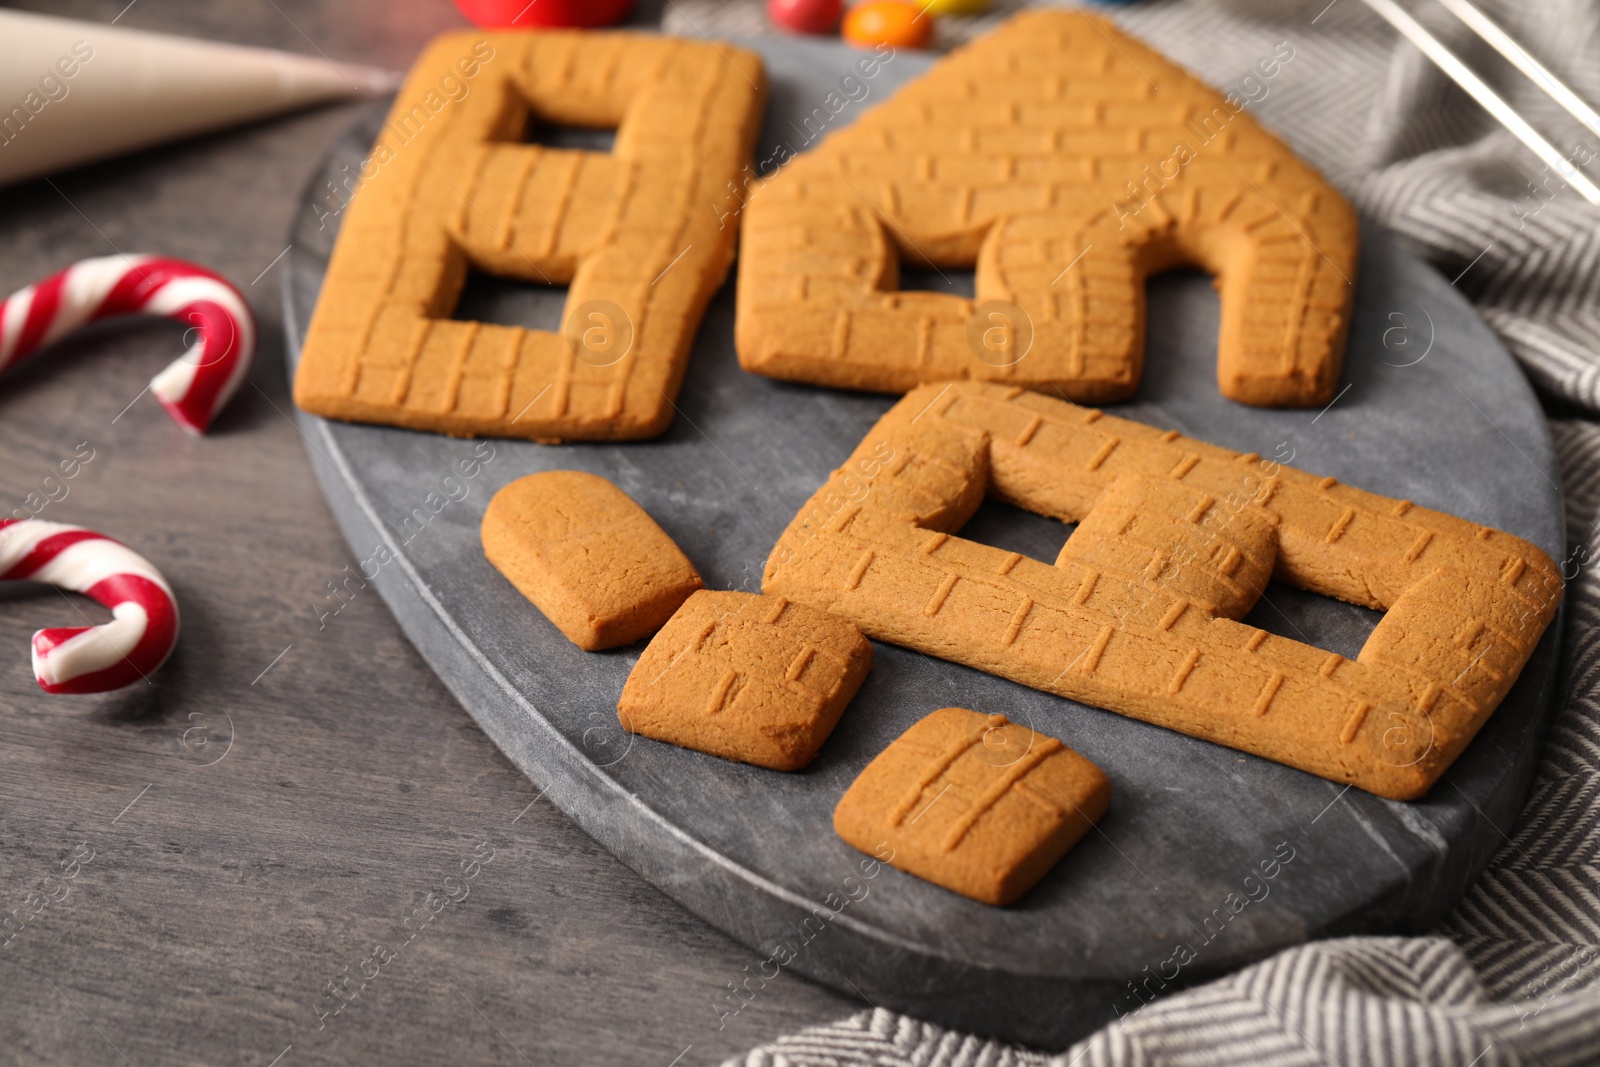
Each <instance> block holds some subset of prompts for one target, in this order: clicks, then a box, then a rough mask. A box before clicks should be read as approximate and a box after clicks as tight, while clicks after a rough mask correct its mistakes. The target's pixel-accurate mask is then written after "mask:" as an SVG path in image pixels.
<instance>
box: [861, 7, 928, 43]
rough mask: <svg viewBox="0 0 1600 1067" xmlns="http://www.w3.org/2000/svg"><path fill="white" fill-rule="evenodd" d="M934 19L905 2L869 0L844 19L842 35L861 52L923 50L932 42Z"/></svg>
mask: <svg viewBox="0 0 1600 1067" xmlns="http://www.w3.org/2000/svg"><path fill="white" fill-rule="evenodd" d="M933 21H934V19H933V16H932V15H929V14H925V13H924V12H923V10H922V8H921V7H919V6H918V5H917V4H912V3H906V2H905V0H869V2H867V3H864V4H857V5H856V6H855V7H853V8H851V9H850V12H849V14H847V15H845V17H844V27H843V29H842V30H841V33H842V34H843V36H844V39H845V40H846V41H849V42H850V43H851V44H853V45H857V46H859V47H862V48H873V47H875V46H877V45H889V46H890V47H892V48H926V47H928V44H929V42H931V41H932V40H933Z"/></svg>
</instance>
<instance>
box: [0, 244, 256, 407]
mask: <svg viewBox="0 0 1600 1067" xmlns="http://www.w3.org/2000/svg"><path fill="white" fill-rule="evenodd" d="M136 314H142V315H164V316H166V317H167V318H169V319H173V320H175V321H177V322H182V323H186V324H187V325H189V326H192V327H194V328H195V332H196V335H197V339H196V340H195V342H194V344H193V345H191V346H190V347H189V350H188V351H187V352H185V353H184V354H183V355H182V356H180V357H179V358H178V359H177V360H176V361H175V362H174V363H172V364H171V365H170V366H169V367H167V369H166V370H164V371H162V372H161V373H160V374H158V375H156V376H155V377H154V378H153V379H151V381H150V391H151V392H152V393H154V394H155V395H156V399H157V400H159V401H161V404H162V406H163V407H165V408H166V409H167V412H168V414H170V415H171V416H172V417H173V418H174V419H176V420H177V423H178V425H179V426H182V427H183V428H184V429H186V430H189V431H191V432H193V433H204V432H205V429H206V427H207V426H209V425H211V420H212V419H213V418H215V417H216V414H217V412H218V411H220V410H221V409H222V406H223V405H224V404H226V403H227V402H228V400H229V399H230V398H231V397H232V396H233V394H234V393H235V392H236V391H238V388H239V386H240V385H242V384H244V380H245V377H246V375H248V374H249V372H250V361H251V359H253V358H254V356H255V350H256V320H255V316H254V315H252V314H251V313H250V305H249V304H247V303H246V302H245V299H244V297H243V296H242V295H240V293H239V290H237V289H235V288H234V287H233V286H232V285H231V284H230V283H229V282H228V281H227V280H226V279H224V278H222V277H220V276H219V275H216V274H213V273H212V272H211V271H209V270H206V269H205V268H204V267H201V266H197V265H195V264H193V263H186V262H184V261H183V260H181V259H165V258H162V257H159V256H104V257H101V258H98V259H85V260H80V261H79V262H77V263H74V264H73V265H72V266H70V267H68V268H67V269H66V270H64V271H62V272H61V273H60V274H52V275H51V276H50V277H48V278H46V279H45V280H44V281H42V282H39V283H38V284H37V285H30V286H28V287H27V288H26V289H20V290H18V291H17V292H15V293H13V294H12V295H11V296H9V297H7V298H6V299H5V300H4V301H0V371H5V370H7V369H9V368H10V367H12V366H14V365H15V364H17V363H20V362H22V361H23V360H25V359H27V358H28V357H29V356H32V355H33V354H34V353H36V352H38V351H39V350H40V349H42V348H45V347H46V346H48V345H50V344H52V343H54V342H55V341H58V340H60V339H61V338H62V337H64V336H66V335H67V334H68V333H71V332H72V331H73V330H75V329H77V328H78V327H79V326H82V325H83V324H85V323H88V322H94V321H95V320H97V319H104V318H110V317H111V316H113V315H136Z"/></svg>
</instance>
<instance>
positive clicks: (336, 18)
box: [0, 0, 865, 1067]
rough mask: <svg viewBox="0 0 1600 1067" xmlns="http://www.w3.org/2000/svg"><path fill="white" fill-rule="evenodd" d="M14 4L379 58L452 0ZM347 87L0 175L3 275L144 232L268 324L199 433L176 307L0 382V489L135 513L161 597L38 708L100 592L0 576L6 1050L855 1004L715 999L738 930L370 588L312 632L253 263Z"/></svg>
mask: <svg viewBox="0 0 1600 1067" xmlns="http://www.w3.org/2000/svg"><path fill="white" fill-rule="evenodd" d="M11 6H16V7H28V8H32V9H35V10H39V11H48V13H51V14H57V15H67V16H71V17H77V18H83V19H86V20H90V21H93V22H98V23H108V22H110V21H111V20H112V19H113V18H116V17H117V15H118V13H119V11H121V12H123V13H122V16H121V19H120V22H119V23H118V25H121V26H129V27H133V28H138V29H149V30H159V31H165V32H172V33H181V34H187V35H191V36H199V37H206V38H211V39H215V40H222V41H233V42H238V43H246V44H254V45H266V46H271V47H276V48H283V49H287V50H290V51H295V52H303V53H308V54H313V55H315V54H317V53H319V52H320V53H323V54H326V55H327V56H330V57H333V58H335V59H338V60H349V61H354V62H365V63H370V64H375V65H379V66H384V67H388V68H392V69H404V68H405V67H406V66H407V65H408V64H409V62H410V60H411V58H412V57H413V56H414V55H415V53H416V52H417V50H418V48H419V46H420V45H421V44H422V42H424V41H425V40H427V39H428V38H429V37H430V36H431V35H433V34H434V33H437V32H439V31H442V30H445V29H449V28H453V27H456V26H459V25H461V24H462V23H461V20H460V19H459V18H458V16H457V15H456V14H455V11H454V9H453V8H452V7H451V6H450V4H449V3H447V2H446V0H388V2H384V0H347V2H344V3H334V2H332V0H192V2H190V3H185V4H178V3H174V2H172V0H135V2H134V3H133V4H132V5H129V4H128V3H127V0H68V2H59V0H57V2H51V3H44V2H39V0H35V2H30V3H25V4H13V5H11ZM125 7H126V8H127V10H125V11H124V10H123V9H124V8H125ZM648 8H649V5H644V9H643V10H642V11H641V15H640V17H641V18H644V19H648V18H649V16H650V11H649V10H648ZM88 36H89V35H87V34H86V38H87V37H88ZM69 99H70V98H69ZM58 106H59V105H58ZM352 114H353V109H352V108H351V107H348V106H338V107H328V108H323V109H318V110H314V111H310V112H307V113H304V114H300V115H297V116H291V117H288V118H282V119H275V120H271V121H267V122H263V123H260V124H258V125H255V126H251V127H248V128H245V129H241V130H235V131H230V132H226V133H222V134H219V135H216V136H210V137H204V138H200V139H198V140H192V141H188V142H184V143H181V144H178V145H174V146H167V147H161V148H156V149H153V150H151V151H148V152H145V153H142V154H139V155H135V156H131V157H127V158H123V159H118V160H114V161H112V162H108V163H105V164H101V165H99V166H94V167H90V168H86V169H81V170H77V171H73V172H71V173H67V174H62V175H57V176H55V177H54V178H53V179H52V180H50V181H39V182H34V183H30V184H27V185H23V186H19V187H14V188H9V189H5V190H0V249H4V252H3V254H0V291H4V292H10V291H12V290H14V289H16V288H20V287H21V286H23V285H26V284H29V283H30V282H33V281H35V280H37V279H39V278H41V277H43V276H44V275H46V274H49V273H51V272H53V271H56V270H58V269H60V268H62V267H64V266H66V265H67V264H68V263H71V262H72V261H74V260H77V259H80V258H82V257H85V256H98V255H106V254H111V253H114V252H118V251H121V252H129V253H132V252H160V253H165V254H169V255H175V256H180V257H184V258H188V259H193V260H197V261H199V262H201V263H205V264H207V265H209V266H211V267H212V268H214V269H216V270H218V271H220V272H222V273H223V274H225V275H227V276H228V277H229V278H231V279H233V281H234V282H235V283H236V284H237V285H239V286H240V288H241V289H243V290H244V291H245V293H246V295H247V296H248V297H249V299H250V302H251V305H252V306H253V307H254V309H255V313H256V315H257V317H258V318H259V320H260V323H261V328H262V338H261V348H260V355H259V358H258V362H257V365H256V367H255V369H254V371H253V373H252V375H251V381H250V382H249V383H248V384H247V385H246V386H245V387H244V388H243V390H242V391H241V393H240V395H239V396H238V398H237V399H236V400H235V401H234V402H233V404H232V405H231V406H230V407H229V408H228V409H227V410H226V411H225V412H224V413H223V415H222V417H221V418H220V419H219V420H218V422H217V424H216V426H215V428H214V430H213V431H212V433H211V434H209V435H208V436H206V437H205V438H203V439H195V438H192V437H190V436H188V435H186V434H185V433H184V432H183V431H181V430H180V429H178V427H177V426H176V425H175V424H174V423H173V422H172V421H171V420H170V419H168V417H167V415H166V414H165V412H163V411H162V410H161V408H160V407H159V405H158V404H157V403H156V402H155V401H154V400H153V399H152V398H151V397H150V396H149V395H148V394H143V395H141V393H142V390H144V388H145V385H146V383H147V381H148V380H149V378H150V376H151V375H152V374H154V373H155V372H156V371H157V370H159V369H160V368H161V367H163V366H165V365H166V363H167V362H169V361H170V360H172V359H173V358H175V357H176V356H177V355H178V354H179V353H180V352H181V351H182V348H183V347H184V346H183V340H182V334H183V331H182V330H181V329H180V328H178V327H177V326H175V325H173V324H171V323H165V322H159V321H129V320H124V321H121V322H116V323H111V324H107V325H104V326H101V327H95V328H92V329H90V330H87V331H84V332H81V333H80V334H78V335H76V336H75V337H74V338H72V339H69V340H68V341H66V342H64V343H62V344H59V345H57V346H56V347H55V348H54V349H52V350H51V351H49V352H48V353H46V354H45V355H44V356H42V357H41V358H40V359H39V360H38V361H37V363H36V364H34V365H30V366H28V367H26V368H24V369H22V370H20V371H18V372H16V373H14V374H11V375H9V376H8V377H7V378H6V380H5V381H4V383H3V384H0V455H3V456H4V461H3V463H0V512H4V513H6V514H11V513H12V512H13V509H28V508H29V504H28V499H29V494H38V495H37V496H36V497H35V498H34V505H37V503H38V502H39V501H40V500H47V502H46V503H45V506H44V507H43V509H42V510H41V511H39V513H38V514H39V517H40V518H44V519H50V520H55V521H62V522H70V523H78V524H82V525H85V526H89V527H92V528H95V529H99V530H102V531H104V532H107V533H109V534H111V535H112V536H115V537H119V538H121V539H124V540H126V541H127V542H128V543H129V544H130V545H131V546H132V547H133V548H134V549H135V550H137V551H139V552H141V553H143V554H144V555H145V556H147V557H148V558H149V559H150V560H151V561H152V562H154V563H155V564H156V566H157V567H159V568H160V569H161V570H162V571H163V572H164V573H165V574H166V576H167V578H168V579H169V580H170V581H171V582H172V585H173V587H174V588H175V590H176V592H177V595H178V598H179V600H180V603H181V606H182V611H183V635H182V639H181V641H180V643H179V646H178V650H177V652H176V654H175V655H174V657H173V659H172V660H171V661H170V662H169V663H168V664H167V665H166V666H165V667H163V668H162V669H161V670H160V671H159V672H157V673H156V674H154V675H153V676H152V677H151V679H150V682H149V684H141V685H138V686H135V687H133V688H130V689H127V690H124V691H122V692H120V693H112V694H104V695H100V696H89V697H52V696H46V695H44V694H43V693H42V692H41V691H40V690H39V688H38V687H37V685H36V684H35V683H34V680H33V675H32V672H31V669H30V667H29V661H28V642H29V637H30V635H31V633H32V632H33V630H35V629H36V628H39V627H41V626H54V625H71V624H73V623H74V622H75V620H76V619H77V614H76V613H75V611H74V609H77V610H81V611H83V612H84V613H85V614H87V615H88V616H89V617H90V618H91V619H92V620H93V621H95V622H100V621H103V620H104V619H106V618H108V617H109V613H107V612H105V611H103V610H101V609H100V608H98V607H97V606H96V605H94V604H92V603H90V602H88V601H86V600H83V599H82V598H76V597H75V598H73V603H71V604H70V605H69V603H67V602H66V601H65V600H64V598H63V597H62V596H61V595H58V594H57V593H55V592H53V591H50V590H47V589H43V588H41V587H25V588H7V589H6V590H4V591H3V592H0V597H3V598H4V600H5V602H6V610H5V611H4V613H3V614H0V651H4V652H5V653H6V654H5V656H4V657H3V658H0V701H3V710H0V894H3V897H0V920H4V919H7V918H9V920H10V921H9V925H8V926H6V927H5V928H4V929H3V930H0V942H3V946H0V1062H12V1061H13V1059H14V1062H18V1063H28V1064H31V1063H64V1064H100V1063H104V1064H137V1065H140V1067H143V1065H145V1064H156V1063H163V1064H191V1063H192V1064H221V1063H229V1064H243V1065H261V1067H266V1065H269V1064H277V1065H278V1067H298V1065H301V1064H311V1063H366V1062H385V1063H428V1064H440V1063H469V1062H470V1063H478V1062H483V1063H506V1064H513V1063H520V1064H537V1065H544V1064H575V1063H607V1064H634V1063H639V1064H657V1065H660V1067H667V1065H669V1064H673V1063H676V1064H679V1065H688V1064H704V1063H716V1062H719V1061H720V1060H721V1059H722V1058H724V1057H726V1056H729V1055H732V1054H734V1053H737V1052H739V1051H741V1050H743V1049H746V1048H748V1047H750V1046H752V1045H754V1044H757V1043H759V1042H762V1041H765V1040H768V1039H770V1038H772V1037H773V1036H776V1035H777V1034H780V1033H783V1032H786V1031H790V1030H793V1029H795V1028H798V1027H800V1026H804V1025H807V1024H810V1023H815V1022H821V1021H824V1020H827V1019H831V1018H834V1017H837V1016H840V1015H844V1014H847V1013H849V1012H851V1011H855V1010H859V1009H860V1008H862V1007H864V1006H865V1005H864V1004H863V1003H862V1002H860V1001H852V1000H849V999H846V998H843V997H840V996H837V995H835V994H833V993H831V992H829V991H826V990H824V989H822V988H820V987H818V986H815V985H812V984H810V983H809V982H806V981H805V980H804V979H800V978H796V977H793V976H790V975H788V974H784V975H783V976H781V977H779V978H777V979H776V980H774V981H772V982H769V983H768V984H767V985H766V986H765V987H764V988H763V989H761V991H760V992H759V994H758V995H757V996H756V998H755V999H754V1000H752V1001H750V1002H749V1003H747V1004H745V1005H744V1007H743V1009H742V1010H740V1011H739V1012H738V1013H737V1014H731V1015H730V1014H724V1012H726V1011H727V1010H728V1009H729V1008H730V1007H732V1006H733V1005H734V1004H736V1003H737V1002H735V1001H732V1000H730V999H729V998H730V995H731V994H730V984H731V983H735V982H742V981H743V980H744V979H745V977H746V971H745V970H744V968H745V967H746V966H747V965H749V966H751V967H754V966H755V965H756V964H757V962H758V959H759V957H758V956H757V954H755V953H753V952H750V951H748V950H746V949H744V948H742V947H741V946H739V945H736V944H734V943H733V942H732V941H730V940H729V939H727V938H726V937H724V936H723V935H721V934H720V933H718V932H717V931H715V930H713V929H712V928H711V927H709V926H707V925H705V924H704V923H702V922H700V921H699V920H698V919H696V918H694V917H693V916H691V915H690V914H688V913H687V912H685V911H684V910H683V909H682V908H680V907H679V906H678V905H676V904H675V903H673V902H672V901H671V900H669V899H668V898H667V897H666V896H664V895H663V894H661V893H660V892H658V891H657V890H656V889H654V888H653V887H652V886H650V885H649V884H648V883H646V882H645V881H644V880H643V879H641V878H640V877H639V876H638V875H636V874H634V873H633V871H631V870H629V869H628V868H627V867H624V866H623V865H622V864H621V863H619V862H618V861H616V860H615V859H613V858H612V857H611V855H610V854H609V853H607V852H605V851H604V850H603V849H601V848H600V846H598V845H596V844H595V843H594V842H593V841H591V840H590V839H589V838H588V837H586V836H585V835H584V834H583V833H582V832H581V831H579V830H578V829H577V828H576V827H575V826H574V825H573V824H572V823H571V822H570V821H568V819H567V818H566V817H565V816H564V815H562V814H561V813H560V812H558V811H557V810H555V809H554V808H553V807H551V805H550V804H549V802H548V801H544V800H541V799H539V796H538V792H537V790H536V789H535V788H534V787H533V786H532V785H531V784H530V783H529V782H528V781H527V780H526V779H524V778H523V777H522V775H521V774H520V773H519V772H518V771H517V770H516V769H515V768H513V767H512V766H511V764H510V763H508V762H507V761H506V760H505V759H504V758H503V757H502V756H501V755H500V753H499V752H498V751H497V750H496V749H495V748H494V746H493V745H492V744H490V742H489V741H488V739H487V738H485V737H484V735H483V734H482V733H481V732H480V731H479V730H478V728H477V726H475V725H474V724H473V722H472V720H471V719H470V718H468V716H467V714H466V713H465V712H464V711H463V710H462V709H461V708H460V707H459V706H458V705H457V704H456V702H455V700H454V699H453V698H452V697H451V696H450V694H449V693H448V692H447V691H446V690H445V688H444V687H443V685H441V684H440V683H439V681H438V680H437V679H436V678H435V677H434V676H433V674H432V673H431V672H430V671H429V669H428V667H427V666H426V665H425V664H424V663H423V661H422V659H421V658H420V657H419V656H418V655H417V653H416V651H415V650H414V649H413V648H412V647H411V645H410V644H409V643H408V642H407V641H406V639H405V637H404V636H402V634H401V632H400V629H399V627H398V626H397V625H396V623H395V621H394V619H393V618H391V617H390V614H389V612H388V610H387V609H386V608H385V606H384V605H383V603H382V601H381V600H379V599H378V597H377V595H376V593H374V592H372V591H371V590H370V589H369V590H367V591H365V592H363V593H361V594H359V595H358V596H357V597H356V598H355V599H354V600H352V601H351V602H350V603H349V604H348V606H346V607H345V608H344V609H343V610H342V611H340V612H339V614H338V615H337V616H333V617H328V618H325V619H323V620H322V621H323V625H321V626H320V627H319V622H318V616H319V612H318V610H317V608H318V607H319V606H321V605H324V604H326V603H328V602H329V601H328V594H329V583H330V582H332V581H334V580H335V579H342V578H343V577H344V573H343V568H344V567H346V566H347V565H353V564H354V562H355V558H354V557H353V556H352V555H351V553H350V552H349V550H348V549H347V548H346V547H345V544H344V541H343V539H342V538H341V537H340V534H339V531H338V530H337V529H336V527H335V526H334V522H333V519H332V517H331V515H330V514H329V512H328V509H327V507H326V505H325V504H324V503H323V500H322V496H321V494H320V492H319V491H318V488H317V485H316V483H315V481H314V480H313V478H312V475H311V470H310V468H309V466H308V464H307V461H306V454H305V444H304V442H303V441H302V439H301V436H300V434H299V432H298V431H297V429H296V428H295V426H294V424H293V423H292V421H291V420H290V418H289V412H290V411H291V403H290V400H289V393H288V384H287V381H286V378H285V374H284V365H283V355H282V351H283V327H282V316H281V312H280V307H279V305H280V297H279V283H280V280H281V279H280V277H279V270H278V268H277V267H275V266H274V260H275V257H277V256H278V254H279V253H280V252H282V251H283V249H284V246H285V244H286V243H287V241H288V238H287V237H286V236H285V235H286V233H287V232H288V229H289V224H290V218H291V215H292V213H293V211H294V209H295V206H296V204H297V202H298V199H299V195H300V191H301V189H302V187H303V186H304V184H305V183H306V181H307V180H308V178H309V177H310V175H311V174H312V172H313V169H314V168H315V167H316V165H317V163H318V160H319V159H320V158H321V157H322V155H323V153H324V152H325V151H326V149H327V148H328V146H329V145H330V143H331V142H332V140H333V139H334V137H335V136H336V135H337V134H338V133H339V131H340V130H341V129H342V128H343V127H344V126H345V125H347V124H348V123H349V122H350V121H351V117H352ZM75 456H76V458H79V459H80V460H81V458H82V457H83V456H91V458H89V459H88V461H87V462H82V463H80V465H79V466H78V467H76V468H74V469H75V470H76V474H75V476H74V477H72V478H70V479H62V478H61V477H60V473H61V468H60V464H61V463H62V461H63V460H70V459H72V458H74V457H75ZM69 466H70V464H69ZM47 479H49V480H48V481H47ZM75 859H76V861H77V862H76V863H74V860H75ZM447 876H452V877H451V881H450V882H448V883H446V882H445V878H446V877H447ZM430 894H434V895H433V896H432V897H431V898H430ZM463 894H465V895H464V896H463ZM13 916H14V917H13ZM7 935H9V940H6V939H5V938H6V937H7ZM380 946H382V947H380Z"/></svg>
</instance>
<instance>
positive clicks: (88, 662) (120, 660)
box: [0, 519, 178, 693]
mask: <svg viewBox="0 0 1600 1067" xmlns="http://www.w3.org/2000/svg"><path fill="white" fill-rule="evenodd" d="M0 581H33V582H48V583H49V584H51V585H54V586H59V587H60V588H62V589H71V590H73V591H74V592H78V593H83V594H84V595H85V596H88V597H90V598H91V599H94V600H97V601H99V602H100V603H101V604H103V605H105V606H106V607H108V608H110V609H111V615H112V619H111V621H110V622H108V623H104V624H103V625H100V626H67V627H57V628H55V629H50V630H40V631H39V632H38V633H36V634H34V635H33V673H34V676H35V677H37V678H38V679H39V686H40V688H42V689H43V690H44V691H45V692H47V693H104V692H106V691H107V690H110V689H121V688H122V687H123V686H125V685H131V684H132V683H134V682H137V681H139V680H140V679H142V678H144V677H145V676H146V675H148V674H149V673H150V672H151V671H153V670H155V669H156V668H157V667H159V666H161V664H163V663H165V662H166V659H167V657H168V656H170V655H171V654H172V649H173V646H174V645H176V644H177V643H178V602H177V601H176V600H174V599H173V596H172V587H171V586H169V585H167V580H166V579H165V578H163V577H161V572H160V571H158V570H156V569H155V567H153V566H151V564H150V562H149V561H148V560H146V559H145V558H144V557H143V556H141V555H139V554H138V553H136V552H134V551H133V550H132V549H130V548H128V547H127V546H126V545H124V544H122V543H121V542H119V541H113V540H112V539H111V538H109V537H107V536H105V535H104V534H98V533H95V532H94V531H93V530H86V529H84V528H83V527H82V526H67V525H64V524H63V523H59V522H44V521H42V520H40V519H4V520H0Z"/></svg>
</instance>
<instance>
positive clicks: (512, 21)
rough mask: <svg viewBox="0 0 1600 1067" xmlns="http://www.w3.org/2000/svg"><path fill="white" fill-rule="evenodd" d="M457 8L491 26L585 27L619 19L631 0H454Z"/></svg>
mask: <svg viewBox="0 0 1600 1067" xmlns="http://www.w3.org/2000/svg"><path fill="white" fill-rule="evenodd" d="M456 7H458V8H460V9H461V13H462V14H463V15H465V16H467V18H469V19H471V20H472V21H473V22H476V23H477V24H478V25H479V26H487V27H490V28H491V29H507V28H509V29H527V28H528V27H530V26H553V27H569V28H577V29H587V28H589V27H592V26H612V25H615V24H616V23H618V22H621V21H622V20H623V19H625V18H627V17H628V12H629V11H631V10H632V9H633V0H456Z"/></svg>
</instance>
